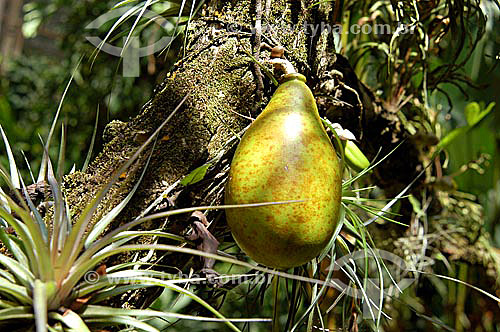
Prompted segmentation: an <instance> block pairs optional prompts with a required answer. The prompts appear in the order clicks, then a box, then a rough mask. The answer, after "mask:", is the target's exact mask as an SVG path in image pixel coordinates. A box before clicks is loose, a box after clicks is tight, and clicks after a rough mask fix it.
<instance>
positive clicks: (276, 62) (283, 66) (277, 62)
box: [269, 58, 297, 75]
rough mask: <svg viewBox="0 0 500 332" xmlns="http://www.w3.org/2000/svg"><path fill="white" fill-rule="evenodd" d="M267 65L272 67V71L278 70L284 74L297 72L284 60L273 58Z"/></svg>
mask: <svg viewBox="0 0 500 332" xmlns="http://www.w3.org/2000/svg"><path fill="white" fill-rule="evenodd" d="M269 63H270V64H272V65H273V67H274V69H275V70H276V69H278V70H279V71H282V72H284V73H285V75H286V74H295V73H297V71H296V70H295V67H294V66H293V65H292V63H291V62H290V61H288V60H286V59H281V58H274V59H271V60H269Z"/></svg>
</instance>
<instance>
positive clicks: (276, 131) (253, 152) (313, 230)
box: [225, 74, 342, 269]
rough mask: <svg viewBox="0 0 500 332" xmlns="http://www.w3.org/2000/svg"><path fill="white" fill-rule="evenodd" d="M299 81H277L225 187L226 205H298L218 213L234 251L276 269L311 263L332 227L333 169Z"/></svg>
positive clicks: (337, 186)
mask: <svg viewBox="0 0 500 332" xmlns="http://www.w3.org/2000/svg"><path fill="white" fill-rule="evenodd" d="M305 81H306V79H305V77H304V76H303V75H300V74H289V75H287V76H286V77H285V78H284V80H283V82H282V83H281V84H280V86H279V87H278V89H277V90H276V92H275V94H274V95H273V97H272V98H271V101H270V102H269V104H268V105H267V107H266V108H265V109H264V111H263V112H262V113H261V114H260V115H259V116H258V117H257V119H256V120H255V121H254V122H253V123H252V125H251V126H250V128H248V130H247V131H246V133H245V135H244V136H243V138H242V139H241V142H240V144H239V145H238V148H237V149H236V153H235V156H234V158H233V161H232V164H231V170H230V172H229V179H228V183H227V186H226V197H225V200H226V204H246V203H261V202H278V201H287V200H305V201H304V202H300V203H290V204H280V205H267V206H261V207H249V208H235V209H227V210H226V216H227V222H228V224H229V227H230V228H231V231H232V233H233V236H234V239H235V240H236V242H237V243H238V245H239V246H240V248H241V249H242V250H243V251H244V252H245V253H246V254H247V255H248V256H250V257H251V258H252V259H253V260H255V261H256V262H258V263H261V264H263V265H266V266H269V267H274V268H279V269H286V268H290V267H295V266H299V265H302V264H304V263H306V262H308V261H310V260H311V259H313V258H314V257H316V256H317V255H318V254H319V253H320V252H321V250H322V249H323V248H324V247H325V246H326V245H327V244H328V242H329V240H330V239H331V237H332V235H333V232H334V230H335V228H336V226H337V223H338V215H339V208H340V200H341V181H342V179H341V166H340V162H339V160H338V158H337V155H336V153H335V150H334V148H333V146H332V144H331V142H330V139H329V138H328V135H327V133H326V131H325V129H324V128H323V125H322V123H321V119H320V117H319V114H318V109H317V107H316V102H315V101H314V97H313V95H312V93H311V90H309V88H308V87H307V85H306V84H305Z"/></svg>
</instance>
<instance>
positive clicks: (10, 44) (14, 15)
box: [0, 0, 23, 72]
mask: <svg viewBox="0 0 500 332" xmlns="http://www.w3.org/2000/svg"><path fill="white" fill-rule="evenodd" d="M22 7H23V0H9V1H7V0H0V54H1V57H0V72H1V67H3V66H4V65H5V63H6V62H7V61H8V60H9V59H10V58H12V57H13V56H17V55H19V54H21V52H22V50H23V34H22V25H23V17H22Z"/></svg>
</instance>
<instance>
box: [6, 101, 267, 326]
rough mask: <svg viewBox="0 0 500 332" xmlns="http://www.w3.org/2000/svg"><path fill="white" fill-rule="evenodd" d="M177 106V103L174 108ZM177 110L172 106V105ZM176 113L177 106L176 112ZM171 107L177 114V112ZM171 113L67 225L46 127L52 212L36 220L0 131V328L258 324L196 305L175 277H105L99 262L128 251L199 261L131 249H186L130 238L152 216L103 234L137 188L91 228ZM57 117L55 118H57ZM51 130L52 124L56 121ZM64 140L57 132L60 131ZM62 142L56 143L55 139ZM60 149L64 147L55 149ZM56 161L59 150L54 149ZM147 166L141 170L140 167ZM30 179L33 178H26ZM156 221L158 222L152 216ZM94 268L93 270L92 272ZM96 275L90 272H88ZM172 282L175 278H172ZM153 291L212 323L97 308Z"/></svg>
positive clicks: (144, 273)
mask: <svg viewBox="0 0 500 332" xmlns="http://www.w3.org/2000/svg"><path fill="white" fill-rule="evenodd" d="M181 104H182V103H181ZM179 106H180V105H179ZM178 108H179V107H178ZM178 108H177V109H178ZM177 109H176V110H174V111H173V112H172V113H171V115H170V116H169V117H168V118H167V119H166V120H165V121H164V123H163V124H162V125H161V126H160V127H159V128H158V129H157V131H156V132H155V133H154V134H153V135H152V136H151V137H150V138H149V139H148V140H147V141H146V142H145V143H144V144H143V145H142V146H141V147H140V148H139V149H138V151H137V152H136V153H135V154H134V155H133V156H132V157H131V158H130V159H129V160H128V161H127V162H126V163H125V164H124V165H123V166H122V167H121V168H120V169H119V170H117V172H116V174H115V176H113V177H112V179H111V181H110V182H109V183H107V184H105V185H104V188H102V189H101V190H100V191H99V192H98V193H97V195H96V197H95V198H94V199H93V201H91V203H90V204H88V205H87V206H86V208H85V209H84V211H83V212H82V213H81V215H80V216H79V217H78V218H75V219H74V218H73V217H72V215H71V210H70V207H69V206H68V202H67V201H66V199H65V195H64V192H63V189H62V172H61V170H62V164H63V162H64V160H63V159H64V158H61V157H60V158H59V165H58V172H57V175H56V174H54V170H53V167H52V163H51V162H50V159H49V156H48V150H49V149H48V148H49V143H50V139H51V137H52V133H53V131H54V125H53V127H52V129H51V131H50V133H49V138H48V141H47V144H46V145H45V153H44V156H43V162H42V166H41V169H40V174H39V178H38V179H39V182H38V183H37V185H41V184H43V185H45V184H46V187H50V196H51V200H50V202H48V201H47V200H46V202H45V203H50V205H51V206H52V208H51V209H49V211H48V213H47V215H46V216H42V213H41V212H40V211H39V208H37V206H36V202H34V201H33V200H32V199H31V198H30V195H29V192H28V191H29V190H30V189H32V188H33V187H34V185H31V186H29V187H27V186H26V185H25V184H24V182H23V180H22V177H21V176H20V172H19V169H18V168H17V166H16V162H15V160H14V157H13V153H12V151H11V148H10V145H9V142H8V139H7V137H6V135H5V133H4V131H3V129H2V128H1V127H0V132H1V134H2V138H3V141H4V143H5V147H6V151H7V157H8V160H9V168H10V172H7V171H6V170H5V169H4V168H3V167H0V176H1V177H2V179H3V180H4V181H5V183H7V185H8V186H9V187H10V191H11V192H12V193H13V194H12V195H7V194H6V193H5V191H3V190H2V189H1V188H0V241H1V246H0V250H1V253H0V266H1V269H0V326H1V327H4V328H6V327H8V330H9V331H14V330H16V329H18V328H19V329H21V330H23V331H26V330H33V331H34V330H36V331H37V332H42V331H90V330H91V328H92V327H93V326H118V327H125V326H127V327H132V328H135V329H138V330H144V331H158V329H157V328H155V327H154V326H153V325H152V324H149V321H151V320H152V319H153V318H161V319H165V320H168V319H192V320H197V321H200V320H201V321H212V322H213V321H220V322H223V323H225V324H226V325H227V326H228V327H229V328H230V329H231V330H233V331H239V329H238V328H237V327H236V325H234V324H233V322H232V321H239V322H251V321H253V322H255V321H262V320H261V319H236V320H228V319H226V318H225V317H224V316H223V315H222V314H220V313H219V312H218V311H217V310H216V309H214V308H213V307H212V306H210V305H209V304H208V303H207V302H205V301H204V300H202V299H201V298H200V297H198V296H197V295H196V294H194V293H193V292H191V291H190V290H189V288H185V287H184V288H183V287H179V286H177V285H176V283H179V282H183V281H182V280H176V279H178V276H177V275H172V274H169V273H165V272H160V271H153V270H151V269H145V268H144V266H148V264H145V263H133V264H131V263H123V264H119V265H115V266H112V267H110V268H108V269H107V270H106V268H105V267H104V265H101V264H102V261H103V260H104V259H106V258H107V257H109V256H111V255H115V254H119V253H123V252H130V251H131V250H155V249H159V250H170V249H172V250H174V251H175V250H177V251H183V252H189V253H191V254H193V253H194V254H203V253H202V252H197V251H196V250H194V249H189V248H181V247H177V246H166V245H163V246H162V245H156V246H155V245H133V244H130V241H131V240H133V239H136V238H138V237H140V236H156V237H164V238H169V239H172V240H177V241H179V242H180V244H182V245H186V243H187V242H188V241H186V240H185V239H184V238H183V237H180V236H177V235H173V234H168V233H165V232H161V231H159V230H158V231H130V229H131V228H132V227H134V226H137V225H139V224H141V223H142V222H144V221H147V220H151V219H153V218H155V217H151V216H147V217H142V218H140V217H138V218H136V219H135V220H133V221H131V222H129V223H127V224H125V225H123V226H121V227H119V228H118V229H115V230H113V231H111V232H108V233H107V234H106V235H103V232H104V230H105V229H106V227H107V226H108V225H109V224H110V223H111V222H112V221H113V219H115V217H116V216H117V215H118V214H119V213H120V212H121V211H122V210H123V208H124V207H125V206H126V204H127V203H128V202H129V200H130V199H131V198H132V196H133V195H134V193H135V191H136V189H137V187H138V184H139V182H140V181H141V179H142V176H143V175H144V172H145V171H143V172H142V174H141V176H140V179H139V181H138V183H137V184H136V185H135V186H134V188H133V189H132V190H131V191H130V193H129V194H128V196H127V197H126V198H125V199H124V200H123V201H122V202H121V203H120V204H118V205H117V206H116V207H115V208H114V209H113V210H111V211H110V212H109V213H108V214H106V215H105V216H104V217H102V218H101V219H99V220H98V221H96V222H92V218H93V214H94V212H95V211H96V209H97V207H98V205H99V203H100V202H101V200H102V199H103V198H104V196H105V195H106V193H107V192H108V191H109V189H110V188H111V186H112V185H113V184H114V183H115V182H116V180H117V179H118V177H119V174H121V173H122V172H123V171H124V170H125V169H127V168H128V167H129V166H130V165H131V164H132V163H133V162H134V161H135V160H136V159H137V158H138V157H139V155H140V154H141V153H142V152H143V151H144V149H145V148H146V146H147V145H148V144H150V143H151V142H152V141H153V140H154V137H156V135H157V134H158V133H159V131H160V130H161V129H162V128H163V126H164V125H165V124H166V123H167V122H168V120H169V119H170V118H171V117H172V116H173V115H174V114H175V112H176V111H177ZM58 114H59V112H58ZM58 114H57V115H56V119H55V120H54V124H55V123H56V121H57V116H58ZM63 133H64V130H63ZM61 141H62V142H64V136H63V137H62V139H61ZM61 145H62V146H63V145H64V143H62V144H61ZM60 153H61V154H60V155H63V153H64V151H63V149H61V152H60ZM148 162H149V160H148V161H147V162H146V165H145V167H144V169H146V168H147V164H148ZM32 178H33V179H34V177H33V176H32ZM195 210H197V209H196V208H192V209H182V210H174V211H169V212H166V213H163V214H162V217H166V216H168V215H173V214H179V213H186V212H190V211H191V212H192V211H195ZM156 217H158V216H156ZM96 267H97V269H96ZM94 269H96V271H97V272H96V271H94ZM176 277H177V278H176ZM152 286H160V287H164V288H167V289H170V290H172V291H174V292H178V293H179V294H183V295H185V296H187V297H189V298H191V299H192V300H194V301H196V302H198V303H199V304H200V305H201V306H203V307H204V308H205V309H206V310H208V311H210V312H212V313H213V314H214V317H200V316H190V315H183V314H178V313H175V312H164V311H157V310H150V309H148V310H134V309H122V308H113V307H110V306H108V305H104V304H102V303H103V302H104V301H106V300H109V299H111V298H113V297H115V296H118V295H121V294H123V293H125V292H128V291H130V290H136V289H141V288H147V287H152Z"/></svg>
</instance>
